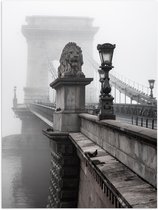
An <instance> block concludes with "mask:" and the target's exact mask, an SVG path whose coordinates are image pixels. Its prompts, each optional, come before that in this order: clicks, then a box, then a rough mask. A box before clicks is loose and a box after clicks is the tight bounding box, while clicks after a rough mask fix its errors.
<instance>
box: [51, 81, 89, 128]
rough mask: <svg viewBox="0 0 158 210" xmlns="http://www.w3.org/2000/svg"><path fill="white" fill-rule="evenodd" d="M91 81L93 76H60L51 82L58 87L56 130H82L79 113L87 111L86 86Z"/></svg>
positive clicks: (54, 86)
mask: <svg viewBox="0 0 158 210" xmlns="http://www.w3.org/2000/svg"><path fill="white" fill-rule="evenodd" d="M91 81H92V79H91V78H60V79H57V80H55V81H54V82H53V83H51V87H52V88H54V89H56V112H55V113H54V116H53V119H54V130H55V131H67V132H77V131H79V130H80V121H79V118H78V114H80V113H83V112H85V86H86V85H88V84H89V83H90V82H91Z"/></svg>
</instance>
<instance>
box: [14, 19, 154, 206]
mask: <svg viewBox="0 0 158 210" xmlns="http://www.w3.org/2000/svg"><path fill="white" fill-rule="evenodd" d="M26 22H27V25H23V26H22V33H23V35H24V36H25V38H26V40H27V45H28V66H27V79H26V87H24V104H19V103H18V100H17V96H16V89H15V90H14V99H13V111H14V113H15V115H16V116H17V117H18V118H20V119H21V121H22V132H25V133H26V132H27V130H29V129H28V127H29V126H32V124H30V123H29V120H31V119H33V118H37V119H39V121H42V122H43V123H45V125H47V127H48V129H43V134H44V135H45V136H47V137H48V138H49V139H50V147H51V163H52V167H51V170H50V174H51V178H50V179H51V180H50V188H49V196H48V205H47V207H65V208H69V207H81V208H82V207H83V208H86V207H92V208H93V207H98V208H99V207H100V208H102V207H107V208H109V207H116V208H120V207H125V208H131V207H134V208H144V207H153V208H155V207H156V154H157V143H156V138H157V136H156V129H157V128H156V127H157V107H156V104H157V100H156V98H152V97H151V96H150V95H149V94H148V92H145V91H144V92H143V91H142V90H140V89H138V88H135V87H133V86H132V85H131V84H129V83H127V82H123V81H122V80H121V79H120V78H118V77H117V76H116V75H114V74H113V73H111V74H110V84H111V86H112V93H113V96H114V105H113V107H114V111H115V114H116V120H101V121H98V118H97V114H98V111H99V110H98V101H99V94H100V83H99V75H98V68H99V64H98V63H97V62H96V61H95V60H94V58H93V54H92V52H93V39H94V36H95V34H96V33H97V31H98V28H97V27H94V26H93V25H92V23H93V19H91V18H86V17H84V18H79V17H73V18H72V17H44V16H30V17H27V18H26ZM68 42H76V43H77V45H78V46H80V47H81V49H82V53H83V61H84V65H83V69H82V71H83V72H84V74H85V78H81V79H76V80H75V82H74V80H73V79H66V78H63V79H60V78H58V70H57V68H56V66H55V62H57V61H59V58H60V55H61V52H62V49H63V48H64V46H65V45H66V44H67V43H68ZM49 74H51V84H50V86H51V89H49V80H48V78H49ZM92 78H93V81H92ZM85 86H87V87H86V89H85ZM52 88H54V89H55V90H56V94H55V91H54V90H52ZM147 89H148V88H146V90H147ZM53 91H54V92H53ZM49 92H52V93H53V94H54V95H53V98H50V96H49ZM117 93H119V96H118V95H117ZM121 94H124V98H125V100H124V102H123V103H122V101H121ZM127 97H128V98H129V99H130V103H127V100H126V98H127ZM116 98H119V103H116V102H117V101H116ZM132 124H133V125H132ZM26 125H27V126H26ZM25 126H26V127H25ZM41 132H42V131H41ZM79 174H80V176H79Z"/></svg>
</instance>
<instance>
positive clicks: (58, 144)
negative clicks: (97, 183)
mask: <svg viewBox="0 0 158 210" xmlns="http://www.w3.org/2000/svg"><path fill="white" fill-rule="evenodd" d="M82 59H83V58H82V51H81V49H80V48H79V47H78V46H77V45H76V44H75V43H68V44H67V45H66V46H65V48H64V49H63V52H62V55H61V58H60V66H59V68H58V79H56V80H55V81H54V82H52V83H51V84H50V86H51V87H52V88H54V89H55V90H56V111H55V113H54V114H53V130H52V129H47V130H44V131H43V134H44V135H46V136H47V137H48V138H49V139H50V145H51V163H52V166H51V170H50V176H51V178H50V179H51V180H50V187H49V197H48V205H47V207H48V208H61V207H63V208H76V207H77V202H78V186H79V184H78V183H79V174H80V171H79V170H80V164H79V158H78V155H77V151H76V147H75V146H74V144H73V143H72V142H71V140H70V139H69V132H77V131H79V130H80V120H79V117H78V114H79V113H83V112H85V86H86V85H88V84H89V83H90V82H91V81H92V80H93V79H92V78H85V76H84V74H83V72H82V70H81V66H82V64H83V60H82Z"/></svg>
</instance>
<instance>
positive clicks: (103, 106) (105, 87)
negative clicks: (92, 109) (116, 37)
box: [97, 43, 115, 120]
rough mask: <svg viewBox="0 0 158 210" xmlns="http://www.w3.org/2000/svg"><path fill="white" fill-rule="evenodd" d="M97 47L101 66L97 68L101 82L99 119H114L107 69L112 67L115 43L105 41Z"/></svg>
mask: <svg viewBox="0 0 158 210" xmlns="http://www.w3.org/2000/svg"><path fill="white" fill-rule="evenodd" d="M97 49H98V51H99V55H100V60H101V66H100V68H101V69H99V70H98V72H99V75H100V82H101V91H100V99H99V106H100V112H99V115H98V117H99V120H103V119H115V115H114V111H113V99H114V98H113V97H112V96H111V94H110V93H111V87H110V84H109V71H110V70H111V69H112V68H113V66H112V57H113V51H114V49H115V45H112V44H109V43H105V44H102V45H100V44H99V45H98V46H97Z"/></svg>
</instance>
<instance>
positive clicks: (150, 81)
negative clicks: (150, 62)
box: [148, 79, 155, 98]
mask: <svg viewBox="0 0 158 210" xmlns="http://www.w3.org/2000/svg"><path fill="white" fill-rule="evenodd" d="M148 82H149V88H150V97H151V98H153V88H154V83H155V80H154V79H149V80H148Z"/></svg>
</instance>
